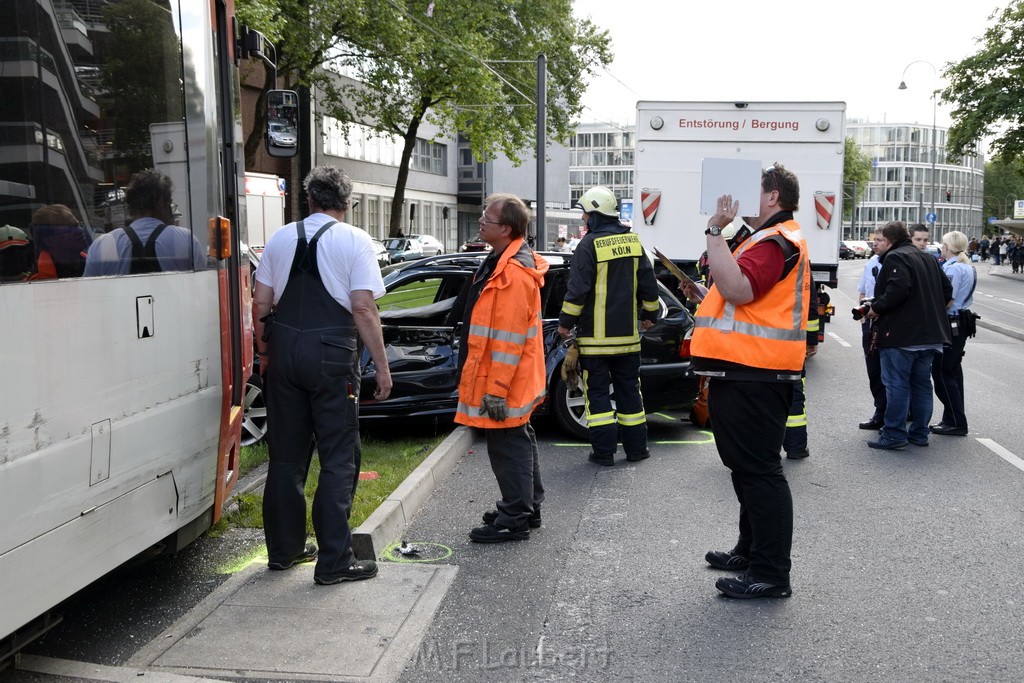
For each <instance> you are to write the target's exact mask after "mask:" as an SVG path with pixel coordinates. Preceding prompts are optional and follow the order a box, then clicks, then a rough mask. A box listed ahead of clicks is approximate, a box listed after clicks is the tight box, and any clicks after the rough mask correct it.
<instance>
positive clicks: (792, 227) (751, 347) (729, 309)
mask: <svg viewBox="0 0 1024 683" xmlns="http://www.w3.org/2000/svg"><path fill="white" fill-rule="evenodd" d="M775 235H780V236H782V237H784V238H785V239H786V240H788V241H789V242H790V243H792V244H793V245H794V246H795V247H796V248H797V249H798V250H799V252H800V258H799V260H798V262H797V263H796V265H795V266H793V268H792V269H791V270H790V271H789V273H788V274H787V275H786V276H785V277H784V278H783V279H782V280H780V281H779V282H777V283H775V285H774V286H773V287H772V288H771V289H770V290H768V292H767V293H766V294H765V295H764V296H762V297H761V298H760V299H756V300H754V301H751V302H750V303H747V304H742V305H735V304H730V303H729V302H727V301H726V300H725V299H724V298H723V297H722V295H721V293H720V292H719V291H718V287H712V288H711V291H709V292H708V294H707V296H706V297H705V298H704V301H703V302H702V303H701V305H700V307H698V308H697V313H696V316H695V318H694V323H695V325H694V330H693V338H692V340H691V343H690V348H691V351H692V353H693V355H694V356H699V357H702V358H714V359H716V360H721V361H727V362H730V363H737V364H739V365H744V366H747V367H751V368H762V369H766V370H792V371H794V372H797V373H798V372H800V370H801V368H803V365H804V357H805V355H806V350H807V313H808V307H809V305H810V296H811V286H812V282H811V280H812V275H811V264H810V259H809V258H808V255H807V244H806V242H804V238H803V235H802V234H801V233H800V226H799V225H798V224H797V223H796V221H786V222H784V223H780V224H777V225H774V226H772V227H769V228H766V229H765V230H762V231H758V232H756V233H754V235H752V236H751V237H750V239H748V240H747V241H745V242H744V243H743V244H741V245H740V246H739V247H738V248H737V249H736V252H735V255H736V256H737V257H738V256H740V255H741V254H742V253H743V252H744V251H746V250H747V249H749V248H750V247H752V246H753V245H755V244H758V243H760V242H761V241H762V240H764V239H766V238H769V237H773V236H775Z"/></svg>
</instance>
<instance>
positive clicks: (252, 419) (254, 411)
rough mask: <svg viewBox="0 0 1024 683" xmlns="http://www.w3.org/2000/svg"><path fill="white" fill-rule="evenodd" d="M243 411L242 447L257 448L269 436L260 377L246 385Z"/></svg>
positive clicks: (251, 378)
mask: <svg viewBox="0 0 1024 683" xmlns="http://www.w3.org/2000/svg"><path fill="white" fill-rule="evenodd" d="M242 410H243V414H242V445H243V446H255V445H256V444H258V443H259V442H260V441H263V438H264V437H265V436H266V435H267V401H266V397H265V396H264V395H263V380H262V379H261V378H260V376H259V375H253V376H252V377H250V378H249V381H247V382H246V383H245V395H244V396H243V397H242Z"/></svg>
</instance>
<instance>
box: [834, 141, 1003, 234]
mask: <svg viewBox="0 0 1024 683" xmlns="http://www.w3.org/2000/svg"><path fill="white" fill-rule="evenodd" d="M846 130H847V135H848V136H849V137H851V138H853V140H854V141H855V142H856V143H857V145H858V146H859V147H860V150H861V152H863V153H864V154H865V155H867V156H868V157H869V158H870V159H871V162H872V169H871V180H870V181H869V183H868V187H867V189H866V190H865V191H864V192H863V193H862V194H861V195H860V201H859V202H858V203H857V206H856V207H855V208H854V216H853V221H850V220H849V219H848V220H846V221H844V224H843V235H844V237H846V238H848V239H866V238H867V236H868V235H870V234H871V233H872V232H874V230H875V229H876V228H878V227H881V226H882V225H883V224H885V223H887V222H889V221H893V220H901V221H905V222H907V223H928V220H927V215H928V213H930V212H931V211H932V210H933V207H934V211H935V215H936V220H935V224H934V227H933V229H932V238H933V239H936V238H937V237H939V236H940V235H942V234H943V233H946V232H949V231H950V230H960V231H961V232H964V233H966V234H967V235H968V236H976V235H980V233H981V227H982V198H983V195H984V191H983V190H984V188H983V182H984V177H985V160H984V157H983V155H982V153H981V149H980V145H979V146H978V147H976V148H975V154H973V155H970V156H965V157H964V158H963V159H960V160H959V161H957V162H955V163H954V162H952V161H951V160H949V159H947V157H946V134H947V130H946V129H945V128H935V129H934V130H933V128H932V127H931V126H924V125H919V124H892V123H852V122H851V123H848V124H847V127H846ZM933 135H934V138H935V139H934V141H933ZM933 154H934V159H933V156H932V155H933ZM933 167H934V176H933Z"/></svg>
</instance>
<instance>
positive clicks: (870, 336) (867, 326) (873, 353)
mask: <svg viewBox="0 0 1024 683" xmlns="http://www.w3.org/2000/svg"><path fill="white" fill-rule="evenodd" d="M881 241H882V233H881V232H877V233H875V236H874V238H873V244H874V247H875V253H874V254H873V255H872V256H871V258H870V259H868V262H867V263H866V264H864V271H863V273H861V276H860V282H859V283H858V284H857V297H858V298H857V301H858V308H857V309H855V310H857V311H858V315H859V316H860V323H861V326H860V329H861V335H860V341H861V348H862V349H863V350H864V366H865V368H866V370H867V373H868V388H869V389H870V390H871V399H872V402H873V403H874V407H875V409H874V412H872V413H871V417H869V418H868V419H867V420H864V421H863V422H861V423H860V424H859V425H858V427H860V428H861V429H870V430H873V431H877V430H879V429H881V428H882V425H884V424H885V385H884V384H882V361H881V359H880V358H879V356H878V345H877V332H878V329H877V327H876V326H875V321H873V320H871V318H868V317H866V316H865V315H864V314H863V313H864V311H866V310H867V309H863V308H861V307H863V306H864V305H865V304H866V303H870V300H871V299H873V298H874V296H875V279H876V278H877V277H878V269H879V265H880V261H879V258H880V257H879V253H878V250H879V248H880V245H881Z"/></svg>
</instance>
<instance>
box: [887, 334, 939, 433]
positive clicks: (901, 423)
mask: <svg viewBox="0 0 1024 683" xmlns="http://www.w3.org/2000/svg"><path fill="white" fill-rule="evenodd" d="M879 355H880V356H881V358H882V383H883V384H885V398H886V406H885V426H884V427H882V437H881V439H880V440H881V441H882V443H886V444H888V443H893V442H899V441H906V440H907V438H908V433H907V410H908V409H909V410H910V411H911V412H912V413H913V417H914V421H913V422H912V423H911V424H910V432H909V438H911V439H914V440H915V441H927V440H928V434H929V432H928V421H929V420H930V419H931V418H932V362H933V361H934V359H935V351H933V350H931V349H928V350H926V351H906V350H904V349H900V348H882V349H879Z"/></svg>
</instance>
